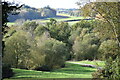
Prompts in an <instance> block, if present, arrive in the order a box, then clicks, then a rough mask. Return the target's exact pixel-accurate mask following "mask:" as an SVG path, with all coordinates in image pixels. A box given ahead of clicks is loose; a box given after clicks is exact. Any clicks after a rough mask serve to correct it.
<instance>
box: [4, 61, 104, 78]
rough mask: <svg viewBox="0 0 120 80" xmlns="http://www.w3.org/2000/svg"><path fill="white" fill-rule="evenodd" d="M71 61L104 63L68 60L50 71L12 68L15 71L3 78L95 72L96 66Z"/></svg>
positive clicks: (71, 76)
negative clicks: (61, 66) (85, 65)
mask: <svg viewBox="0 0 120 80" xmlns="http://www.w3.org/2000/svg"><path fill="white" fill-rule="evenodd" d="M73 63H86V64H92V65H93V64H94V65H95V64H96V63H98V64H99V65H100V66H103V65H104V62H101V61H74V62H73V61H71V63H70V61H69V62H66V64H65V67H64V68H60V69H56V70H52V71H47V72H46V71H35V70H25V69H16V68H12V69H13V72H14V73H15V74H14V76H13V77H11V78H10V79H4V80H13V79H14V80H19V79H24V80H25V79H43V78H92V75H91V74H92V73H93V72H95V71H96V70H97V69H96V68H91V67H82V66H81V65H79V64H73Z"/></svg>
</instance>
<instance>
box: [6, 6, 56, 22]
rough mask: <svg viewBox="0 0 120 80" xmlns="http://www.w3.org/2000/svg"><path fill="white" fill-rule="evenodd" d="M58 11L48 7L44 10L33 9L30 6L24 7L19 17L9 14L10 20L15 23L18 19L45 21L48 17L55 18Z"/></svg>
mask: <svg viewBox="0 0 120 80" xmlns="http://www.w3.org/2000/svg"><path fill="white" fill-rule="evenodd" d="M55 16H56V10H55V9H52V8H50V7H49V6H46V7H44V8H40V9H37V8H33V7H30V6H28V5H24V6H22V8H21V10H20V11H19V14H18V15H12V14H9V17H8V20H9V21H11V22H13V21H16V20H17V19H25V20H34V19H43V18H48V17H55Z"/></svg>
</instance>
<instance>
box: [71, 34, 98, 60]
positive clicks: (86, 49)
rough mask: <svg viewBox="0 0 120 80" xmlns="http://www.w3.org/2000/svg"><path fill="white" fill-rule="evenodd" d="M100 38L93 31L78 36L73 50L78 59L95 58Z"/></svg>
mask: <svg viewBox="0 0 120 80" xmlns="http://www.w3.org/2000/svg"><path fill="white" fill-rule="evenodd" d="M98 42H99V39H98V38H97V37H96V36H95V35H94V34H92V33H89V34H86V35H84V36H83V37H80V36H78V37H77V38H76V40H75V41H74V45H73V51H74V55H75V59H76V60H83V59H84V60H85V59H90V60H93V59H95V58H96V55H97V50H98V45H97V43H98Z"/></svg>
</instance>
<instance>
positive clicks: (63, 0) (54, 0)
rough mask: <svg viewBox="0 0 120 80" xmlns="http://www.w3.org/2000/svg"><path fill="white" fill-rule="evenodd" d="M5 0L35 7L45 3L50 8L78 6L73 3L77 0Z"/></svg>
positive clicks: (43, 5)
mask: <svg viewBox="0 0 120 80" xmlns="http://www.w3.org/2000/svg"><path fill="white" fill-rule="evenodd" d="M3 1H4V0H3ZM5 1H10V2H11V1H12V2H13V1H15V2H17V3H23V4H27V5H30V6H32V7H36V8H41V7H45V6H47V5H49V6H50V7H52V8H79V6H78V5H77V4H75V3H76V2H77V1H79V0H5Z"/></svg>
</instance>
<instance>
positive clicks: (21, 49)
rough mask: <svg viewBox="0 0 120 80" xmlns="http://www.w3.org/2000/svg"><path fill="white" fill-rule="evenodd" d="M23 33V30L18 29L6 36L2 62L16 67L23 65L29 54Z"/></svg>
mask: <svg viewBox="0 0 120 80" xmlns="http://www.w3.org/2000/svg"><path fill="white" fill-rule="evenodd" d="M24 34H26V33H25V32H24V31H19V32H16V33H14V34H13V35H12V36H11V37H9V38H7V40H6V42H5V45H6V46H5V52H4V57H3V63H5V64H9V65H10V66H11V67H16V68H22V67H25V66H24V63H25V59H26V58H27V57H28V55H29V54H28V53H29V50H28V49H29V47H30V46H29V45H28V44H27V38H26V36H25V35H24Z"/></svg>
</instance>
